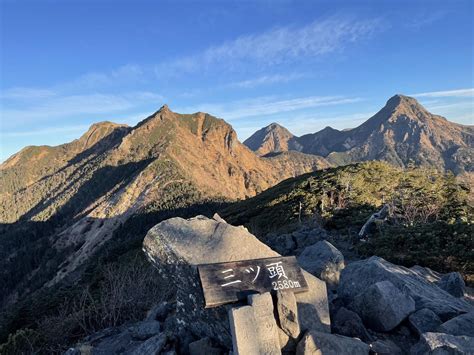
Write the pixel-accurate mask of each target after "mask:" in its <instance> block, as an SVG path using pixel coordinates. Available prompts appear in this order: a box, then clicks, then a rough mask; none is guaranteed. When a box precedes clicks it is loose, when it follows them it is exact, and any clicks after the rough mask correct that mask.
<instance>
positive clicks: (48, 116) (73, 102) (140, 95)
mask: <svg viewBox="0 0 474 355" xmlns="http://www.w3.org/2000/svg"><path fill="white" fill-rule="evenodd" d="M153 101H155V102H160V103H161V102H163V96H161V95H160V94H157V93H153V92H130V93H123V94H99V93H97V94H83V95H65V96H59V95H57V96H53V97H51V98H48V99H45V100H42V101H41V103H35V104H33V105H27V106H24V107H22V108H14V109H3V111H2V116H3V117H4V125H5V126H8V125H10V124H9V122H11V123H12V125H14V126H18V125H19V124H25V123H33V122H35V123H37V122H38V121H41V120H54V119H58V118H61V119H67V118H69V117H74V116H78V115H84V114H88V115H99V114H107V113H115V112H120V111H122V112H123V111H125V110H129V109H133V108H136V107H138V106H139V105H140V104H143V103H150V102H153ZM157 106H158V105H157Z"/></svg>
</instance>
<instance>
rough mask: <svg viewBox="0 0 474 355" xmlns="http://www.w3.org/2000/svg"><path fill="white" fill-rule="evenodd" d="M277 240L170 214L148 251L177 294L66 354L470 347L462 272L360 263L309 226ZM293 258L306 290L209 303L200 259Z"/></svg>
mask: <svg viewBox="0 0 474 355" xmlns="http://www.w3.org/2000/svg"><path fill="white" fill-rule="evenodd" d="M270 239H271V241H272V243H271V245H270V244H269V245H266V244H264V243H262V242H261V241H259V240H258V239H257V238H256V237H255V236H254V235H252V234H251V233H249V231H248V230H247V229H246V228H245V227H242V226H240V227H236V226H232V225H230V224H228V223H226V222H225V221H224V220H223V219H221V218H220V217H219V216H217V215H215V216H214V218H212V219H209V218H207V217H204V216H197V217H194V218H191V219H187V220H185V219H182V218H171V219H168V220H165V221H163V222H161V223H159V224H158V225H156V226H155V227H153V228H152V229H151V230H150V231H149V232H148V234H147V236H146V237H145V240H144V242H143V251H144V252H145V254H146V255H147V257H148V259H149V261H150V262H151V263H152V264H153V265H154V266H155V267H156V268H157V269H158V270H159V272H160V273H161V274H162V275H163V276H164V277H165V279H166V280H167V282H168V283H169V287H170V288H172V289H173V290H174V291H175V292H174V294H175V296H174V297H172V298H171V299H169V300H167V301H164V302H162V303H160V304H157V305H156V306H155V307H154V308H152V309H151V310H150V311H149V312H148V315H147V317H146V319H144V320H143V321H141V322H138V323H134V324H126V325H123V326H121V327H117V328H110V329H106V330H104V331H101V332H99V333H97V334H93V335H91V336H89V337H87V338H86V339H83V340H82V341H81V342H80V343H78V344H77V346H76V347H74V348H71V349H69V350H68V351H67V354H69V355H72V354H115V353H120V354H169V355H171V354H192V355H197V354H245V355H247V354H249V355H251V354H299V355H303V354H306V355H309V354H351V355H354V354H369V353H370V354H473V353H474V350H473V349H474V306H473V304H472V303H470V302H469V295H468V293H469V292H468V291H469V290H466V287H465V285H464V282H463V280H462V278H461V277H460V275H459V274H458V273H449V274H444V275H443V274H439V273H436V272H434V271H433V270H430V269H428V268H423V267H420V266H415V267H412V268H406V267H402V266H398V265H395V264H392V263H390V262H388V261H386V260H384V259H382V258H379V257H376V256H374V257H371V258H368V259H362V260H359V259H358V258H357V257H356V254H355V253H354V252H353V251H352V250H351V246H350V243H349V242H348V241H342V242H341V241H337V238H335V237H334V236H331V235H329V234H327V233H326V232H325V231H324V230H323V229H321V228H313V227H311V228H310V227H308V226H302V227H301V228H300V229H298V230H297V231H295V232H292V233H289V234H282V235H279V236H275V235H273V236H272V238H270ZM280 254H281V255H290V254H292V255H296V256H297V260H298V263H299V265H300V266H301V268H302V269H303V270H304V271H303V272H304V278H305V279H306V281H307V283H308V286H309V289H308V291H306V292H300V293H293V292H283V291H278V292H273V291H272V292H271V293H270V292H267V293H262V294H250V295H248V297H247V300H243V301H241V302H238V303H233V304H226V305H223V306H219V307H215V308H204V299H203V294H202V290H201V285H200V282H199V276H198V271H197V268H196V265H199V264H207V263H218V262H229V261H239V260H249V259H257V258H266V257H274V256H278V255H280Z"/></svg>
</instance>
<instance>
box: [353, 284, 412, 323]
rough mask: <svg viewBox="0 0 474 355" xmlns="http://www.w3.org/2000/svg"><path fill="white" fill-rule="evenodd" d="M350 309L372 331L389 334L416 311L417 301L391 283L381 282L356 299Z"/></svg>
mask: <svg viewBox="0 0 474 355" xmlns="http://www.w3.org/2000/svg"><path fill="white" fill-rule="evenodd" d="M350 307H351V308H352V309H353V310H354V311H355V312H357V314H359V315H360V316H361V318H362V320H363V321H364V323H365V324H366V325H367V326H368V327H370V328H371V329H374V330H377V331H381V332H388V331H390V330H392V329H393V328H395V327H396V326H397V325H399V324H400V323H401V322H402V321H403V320H404V319H405V318H406V317H408V315H409V314H410V313H412V312H414V311H415V301H414V300H413V298H411V297H410V296H408V295H406V294H404V293H403V292H401V291H400V290H399V289H398V288H396V287H395V286H394V285H393V284H392V283H391V282H390V281H380V282H377V283H375V284H373V285H371V286H370V287H368V288H367V289H366V290H364V291H363V292H361V293H359V294H358V295H357V296H356V297H354V301H353V302H352V303H351V304H350Z"/></svg>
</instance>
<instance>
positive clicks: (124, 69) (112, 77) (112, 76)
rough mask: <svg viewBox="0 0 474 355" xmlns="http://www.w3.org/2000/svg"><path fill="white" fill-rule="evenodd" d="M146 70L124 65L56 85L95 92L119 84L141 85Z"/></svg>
mask: <svg viewBox="0 0 474 355" xmlns="http://www.w3.org/2000/svg"><path fill="white" fill-rule="evenodd" d="M146 72H147V70H146V69H145V68H144V67H142V66H140V65H135V64H126V65H123V66H121V67H118V68H116V69H113V70H110V71H105V72H89V73H86V74H83V75H81V76H79V77H77V78H75V79H73V80H71V81H68V82H65V83H62V84H58V85H57V88H58V89H60V90H61V91H65V90H84V89H94V90H97V89H99V88H101V87H114V86H117V85H121V84H130V83H142V82H144V81H145V77H146V75H145V73H146Z"/></svg>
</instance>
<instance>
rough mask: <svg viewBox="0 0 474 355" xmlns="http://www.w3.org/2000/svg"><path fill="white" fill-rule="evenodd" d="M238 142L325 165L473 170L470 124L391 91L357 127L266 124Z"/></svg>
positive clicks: (473, 132) (473, 133) (261, 151)
mask: <svg viewBox="0 0 474 355" xmlns="http://www.w3.org/2000/svg"><path fill="white" fill-rule="evenodd" d="M244 144H245V145H246V146H247V147H249V148H250V149H252V150H253V151H255V152H256V153H257V154H259V155H260V156H266V155H268V154H273V153H277V152H283V151H299V152H302V153H306V154H314V155H319V156H321V157H324V158H325V159H326V160H327V161H328V162H329V163H330V164H333V165H346V164H350V163H354V162H360V161H366V160H383V161H387V162H389V163H391V164H393V165H396V166H399V167H406V166H408V165H409V164H414V165H417V166H429V167H435V168H437V169H440V170H450V171H452V172H454V173H456V174H461V173H464V172H473V171H474V165H473V164H474V160H473V157H474V126H466V125H461V124H457V123H454V122H450V121H448V120H447V119H446V118H444V117H441V116H438V115H434V114H432V113H430V112H428V111H427V110H426V109H425V108H424V107H423V106H422V105H421V104H420V103H419V102H418V101H417V100H416V99H414V98H412V97H408V96H404V95H395V96H393V97H392V98H390V99H389V100H388V101H387V103H386V105H385V106H384V107H383V108H382V109H381V110H380V111H378V112H377V113H376V114H375V115H374V116H372V117H371V118H369V119H368V120H367V121H365V122H364V123H362V124H361V125H360V126H358V127H356V128H353V129H347V130H342V131H339V130H337V129H334V128H331V127H326V128H324V129H323V130H321V131H319V132H316V133H312V134H305V135H303V136H301V137H297V136H295V135H293V134H292V133H291V132H290V131H288V130H287V129H286V128H284V127H282V126H280V125H278V124H277V123H272V124H270V125H269V126H267V127H265V128H262V129H261V130H259V131H257V132H255V133H254V134H253V135H252V136H250V137H249V138H248V139H247V140H245V141H244Z"/></svg>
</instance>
